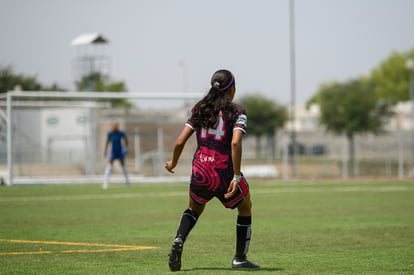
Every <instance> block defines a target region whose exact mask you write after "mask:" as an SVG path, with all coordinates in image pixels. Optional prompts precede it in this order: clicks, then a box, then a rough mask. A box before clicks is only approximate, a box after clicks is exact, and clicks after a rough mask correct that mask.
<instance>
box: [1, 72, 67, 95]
mask: <svg viewBox="0 0 414 275" xmlns="http://www.w3.org/2000/svg"><path fill="white" fill-rule="evenodd" d="M16 87H19V89H21V90H26V91H59V90H64V89H63V88H61V87H59V86H58V85H57V84H52V86H49V87H48V86H44V85H43V84H41V83H40V82H39V81H38V80H37V79H36V77H35V76H25V75H23V74H16V73H15V72H14V70H13V68H12V67H11V66H6V67H2V66H1V65H0V93H6V92H7V91H12V90H14V89H15V88H16Z"/></svg>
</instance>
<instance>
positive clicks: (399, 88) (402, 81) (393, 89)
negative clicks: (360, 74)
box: [370, 49, 414, 103]
mask: <svg viewBox="0 0 414 275" xmlns="http://www.w3.org/2000/svg"><path fill="white" fill-rule="evenodd" d="M409 58H412V59H414V49H412V50H410V51H408V52H406V53H398V52H394V53H392V54H391V55H390V56H389V57H388V58H386V59H385V60H384V61H382V62H381V64H380V65H379V66H378V67H377V68H375V69H373V70H372V72H371V75H370V79H371V81H372V82H373V84H374V87H373V88H374V91H375V95H376V96H377V97H378V98H383V99H387V100H391V101H392V102H393V103H397V102H398V101H407V100H408V70H407V68H406V62H407V60H408V59H409Z"/></svg>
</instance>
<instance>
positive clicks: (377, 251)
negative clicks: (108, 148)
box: [0, 181, 414, 274]
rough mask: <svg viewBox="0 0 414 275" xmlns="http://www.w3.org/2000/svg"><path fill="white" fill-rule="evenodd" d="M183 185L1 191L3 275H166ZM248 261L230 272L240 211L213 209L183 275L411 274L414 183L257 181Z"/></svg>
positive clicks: (190, 247)
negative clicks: (252, 266) (252, 265)
mask: <svg viewBox="0 0 414 275" xmlns="http://www.w3.org/2000/svg"><path fill="white" fill-rule="evenodd" d="M187 188H188V186H187V185H186V184H181V183H177V184H141V185H133V186H131V187H129V188H126V187H124V186H123V185H111V186H110V188H109V189H108V190H102V189H101V188H100V185H92V184H88V185H41V186H39V185H38V186H14V187H1V188H0V239H1V240H0V273H1V274H166V273H169V268H168V264H167V261H168V257H167V254H168V251H169V249H170V245H171V242H172V240H173V237H174V235H175V231H176V227H177V224H178V220H179V217H180V216H181V213H182V212H183V210H185V208H186V206H187V200H188V197H187ZM250 188H251V193H252V201H253V228H252V229H253V236H252V241H251V246H250V251H249V259H250V260H252V261H254V262H257V263H259V264H260V265H261V266H262V268H261V269H259V270H254V271H253V270H252V271H240V270H232V269H231V268H230V265H231V259H232V257H233V255H234V250H235V221H236V215H237V213H236V211H232V210H227V209H224V208H223V207H222V206H221V204H219V202H218V201H217V200H216V199H214V200H213V201H211V202H210V203H209V204H208V206H207V207H206V210H205V212H204V214H203V216H202V217H201V218H200V219H199V222H198V224H197V225H196V227H195V228H194V229H193V231H192V232H191V235H190V238H189V239H188V241H187V242H186V244H185V247H184V252H183V263H182V271H181V272H183V273H185V274H245V273H248V272H252V274H273V273H274V274H414V183H410V182H403V181H394V182H392V181H389V182H387V181H369V182H357V181H350V182H319V183H318V182H289V183H282V182H260V181H251V182H250Z"/></svg>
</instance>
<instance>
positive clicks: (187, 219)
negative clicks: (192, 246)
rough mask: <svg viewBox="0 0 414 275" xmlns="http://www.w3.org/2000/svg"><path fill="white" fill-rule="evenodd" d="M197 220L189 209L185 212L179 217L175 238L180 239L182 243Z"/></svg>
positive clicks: (196, 216)
mask: <svg viewBox="0 0 414 275" xmlns="http://www.w3.org/2000/svg"><path fill="white" fill-rule="evenodd" d="M197 219H198V215H197V214H196V213H195V212H194V211H192V210H190V209H187V210H185V211H184V213H183V215H182V216H181V220H180V224H179V225H178V229H177V235H176V236H175V237H176V238H181V239H182V240H183V241H185V240H186V239H187V236H188V234H189V233H190V231H191V229H193V227H194V225H195V224H196V222H197Z"/></svg>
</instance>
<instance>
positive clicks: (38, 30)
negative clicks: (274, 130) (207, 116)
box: [0, 0, 414, 107]
mask: <svg viewBox="0 0 414 275" xmlns="http://www.w3.org/2000/svg"><path fill="white" fill-rule="evenodd" d="M294 3H295V55H296V62H295V67H296V74H295V76H296V78H295V79H296V81H295V83H296V91H295V95H296V103H297V104H301V103H305V102H306V101H307V100H309V99H310V98H311V97H312V96H313V95H314V94H315V93H316V91H317V90H318V88H319V86H320V85H321V84H322V83H324V82H329V81H346V80H349V79H352V78H357V77H359V76H361V75H368V74H369V73H370V72H371V70H372V69H374V68H375V67H377V66H378V65H379V64H380V62H381V61H382V60H384V59H386V58H387V57H388V56H389V55H390V54H392V53H393V52H394V51H398V52H406V51H408V50H410V49H412V48H414V1H412V0H295V2H294ZM91 32H98V33H101V34H102V35H103V36H104V37H106V38H107V39H108V40H109V43H108V44H107V45H105V46H102V47H98V49H92V53H96V54H103V55H105V56H106V57H107V58H108V59H109V61H110V62H109V64H110V66H109V72H110V76H111V79H112V80H113V81H124V82H125V83H126V86H127V88H128V91H129V92H131V93H133V92H168V93H179V92H183V91H185V92H194V93H200V97H201V96H202V95H203V94H205V93H206V92H207V91H208V89H209V88H210V77H211V75H212V74H213V73H214V71H216V70H218V69H222V68H225V69H229V70H230V71H232V72H233V74H234V75H235V78H236V88H237V95H236V97H237V96H239V97H240V96H243V95H247V94H262V95H264V96H266V97H268V98H270V99H272V100H275V101H277V102H279V103H280V104H286V105H288V104H290V101H291V89H290V83H291V78H290V77H291V75H290V38H289V0H256V1H253V0H209V1H201V0H0V66H8V65H10V66H12V67H13V69H14V71H15V72H16V73H23V74H26V75H32V76H36V77H37V79H38V80H39V81H40V82H41V83H42V84H44V85H51V84H52V83H57V84H58V85H59V86H62V87H64V88H66V89H68V90H74V89H75V86H74V82H75V80H76V75H77V73H78V71H77V69H76V66H75V65H74V64H75V60H76V58H77V57H79V55H80V54H81V53H82V50H80V49H79V47H74V46H71V44H70V43H71V41H72V40H73V39H74V38H75V37H77V36H79V35H80V34H83V33H91ZM138 105H139V104H138ZM144 105H147V104H144ZM156 105H160V104H159V102H158V103H156ZM141 107H143V106H141Z"/></svg>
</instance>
